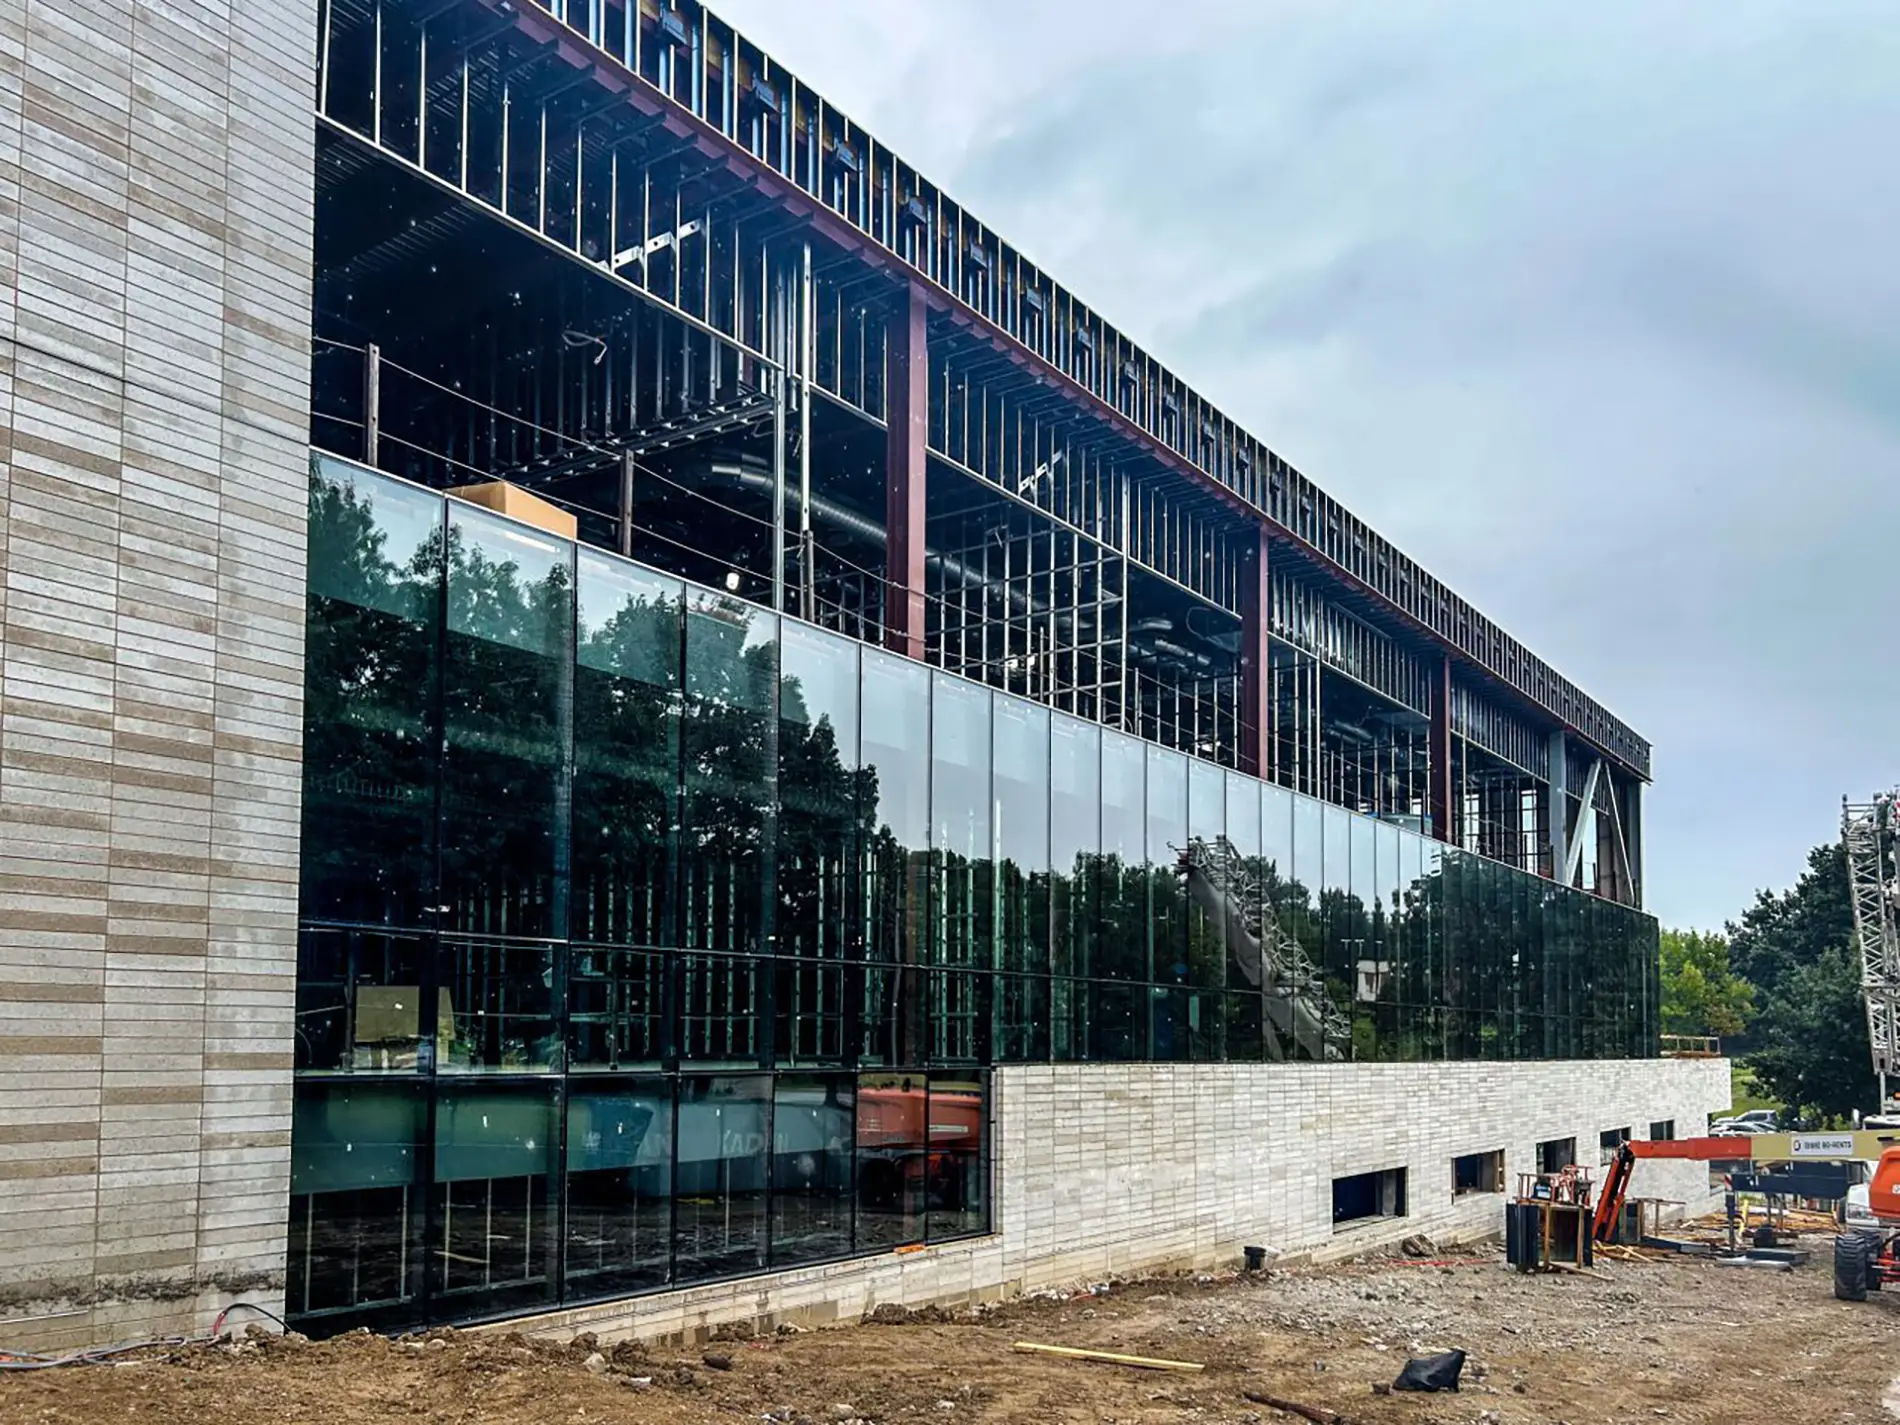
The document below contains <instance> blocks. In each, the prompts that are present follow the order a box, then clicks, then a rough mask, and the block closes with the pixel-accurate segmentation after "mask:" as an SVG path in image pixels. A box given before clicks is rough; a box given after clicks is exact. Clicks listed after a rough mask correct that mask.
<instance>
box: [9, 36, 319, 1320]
mask: <svg viewBox="0 0 1900 1425" xmlns="http://www.w3.org/2000/svg"><path fill="white" fill-rule="evenodd" d="M317 10H318V7H317V5H316V4H315V3H314V0H264V3H263V4H261V5H253V6H249V7H240V6H236V5H232V4H229V3H227V2H226V0H86V3H83V4H76V5H75V4H70V3H46V0H0V1343H4V1344H5V1345H7V1346H10V1347H16V1346H20V1345H23V1344H33V1343H49V1342H50V1343H59V1342H67V1341H80V1340H91V1341H97V1340H112V1339H123V1338H128V1337H134V1336H141V1335H146V1334H150V1333H153V1332H160V1331H182V1330H187V1329H192V1328H202V1327H203V1326H205V1325H206V1324H208V1320H209V1315H210V1313H211V1312H213V1311H214V1310H215V1309H216V1308H217V1306H218V1305H220V1304H222V1302H223V1301H225V1300H227V1299H229V1297H230V1295H231V1294H232V1293H237V1292H244V1293H250V1294H255V1295H256V1296H257V1297H258V1298H259V1299H262V1300H266V1301H268V1300H271V1299H273V1297H274V1296H275V1297H281V1289H282V1275H283V1254H284V1232H285V1221H284V1218H285V1212H286V1203H287V1194H288V1181H289V1140H290V1054H291V1034H292V1025H293V1005H294V985H295V968H296V938H295V924H296V910H297V839H298V805H299V796H300V785H301V767H300V744H301V704H302V690H303V677H302V662H303V624H304V594H303V586H304V520H305V500H306V474H305V472H306V465H307V457H306V441H307V430H308V414H307V413H308V410H309V390H308V386H309V356H308V350H309V333H310V268H311V202H312V182H313V171H314V168H313V156H312V149H313V126H312V117H311V115H312V105H313V85H314V78H313V75H314V69H315V54H316V22H317Z"/></svg>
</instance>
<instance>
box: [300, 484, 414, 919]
mask: <svg viewBox="0 0 1900 1425" xmlns="http://www.w3.org/2000/svg"><path fill="white" fill-rule="evenodd" d="M443 519H444V515H443V509H442V501H441V500H440V499H439V498H438V497H436V496H433V495H431V494H429V493H427V492H426V491H422V490H416V489H414V488H412V487H410V486H407V485H402V484H399V483H398V482H396V481H393V480H387V479H384V478H382V477H380V476H376V475H372V474H370V473H368V472H367V471H362V470H358V469H356V468H355V467H353V466H348V465H344V464H341V463H340V462H336V461H329V460H321V459H320V460H319V461H318V462H317V466H316V470H315V473H314V474H313V475H312V477H311V482H310V526H309V531H310V534H309V538H310V565H309V580H310V583H309V594H308V604H307V621H306V623H307V629H306V642H305V648H304V745H303V778H304V780H303V850H302V857H301V866H302V877H303V908H302V914H303V916H304V917H305V918H306V919H320V920H348V921H364V922H369V923H372V924H375V923H387V924H391V925H398V926H418V925H425V924H431V923H432V922H430V921H429V920H427V919H426V918H425V915H424V908H425V907H426V906H429V905H432V904H433V903H434V886H435V877H436V864H435V862H436V857H435V850H436V834H435V828H436V805H435V795H436V780H435V779H436V743H437V738H436V735H435V731H434V729H435V725H436V695H437V676H438V671H439V661H438V650H439V644H440V639H441V617H442V540H443V529H444V525H443Z"/></svg>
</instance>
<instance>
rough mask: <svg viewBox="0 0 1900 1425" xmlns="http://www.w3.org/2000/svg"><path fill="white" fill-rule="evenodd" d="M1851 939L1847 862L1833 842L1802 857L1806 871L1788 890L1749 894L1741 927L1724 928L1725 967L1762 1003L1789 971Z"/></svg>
mask: <svg viewBox="0 0 1900 1425" xmlns="http://www.w3.org/2000/svg"><path fill="white" fill-rule="evenodd" d="M1853 937H1854V908H1853V904H1852V902H1850V901H1849V899H1848V894H1847V857H1846V855H1845V853H1843V852H1842V850H1841V847H1840V843H1839V842H1834V843H1831V844H1829V845H1825V846H1817V847H1815V848H1814V849H1813V850H1812V851H1810V852H1809V853H1808V865H1807V869H1806V870H1805V871H1804V872H1803V873H1802V875H1801V879H1800V880H1799V881H1797V882H1795V885H1794V888H1793V889H1792V890H1788V891H1784V892H1782V893H1781V894H1780V895H1778V896H1777V895H1773V894H1771V893H1770V892H1768V891H1757V892H1756V893H1755V904H1754V905H1752V906H1750V907H1749V908H1748V909H1747V910H1746V911H1745V912H1743V914H1742V919H1741V923H1740V924H1739V925H1737V924H1731V925H1730V926H1729V927H1728V941H1729V963H1730V965H1731V966H1732V967H1733V968H1734V970H1735V973H1736V974H1738V975H1740V976H1741V977H1742V978H1743V979H1745V980H1747V981H1748V982H1749V983H1750V984H1752V985H1754V986H1755V988H1756V990H1757V991H1758V992H1759V995H1760V998H1761V1001H1762V1002H1763V1003H1764V1004H1765V1003H1767V1001H1768V1000H1770V999H1772V998H1774V997H1775V996H1776V995H1777V994H1778V993H1779V992H1780V989H1781V983H1782V981H1783V980H1784V979H1785V978H1786V977H1787V976H1788V975H1789V974H1790V973H1791V972H1792V971H1794V970H1796V969H1798V968H1800V967H1801V966H1803V965H1812V964H1813V963H1814V962H1815V961H1816V960H1818V959H1820V958H1821V956H1822V954H1823V953H1825V952H1826V951H1828V950H1831V949H1833V948H1835V947H1836V946H1843V945H1851V944H1852V943H1853Z"/></svg>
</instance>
